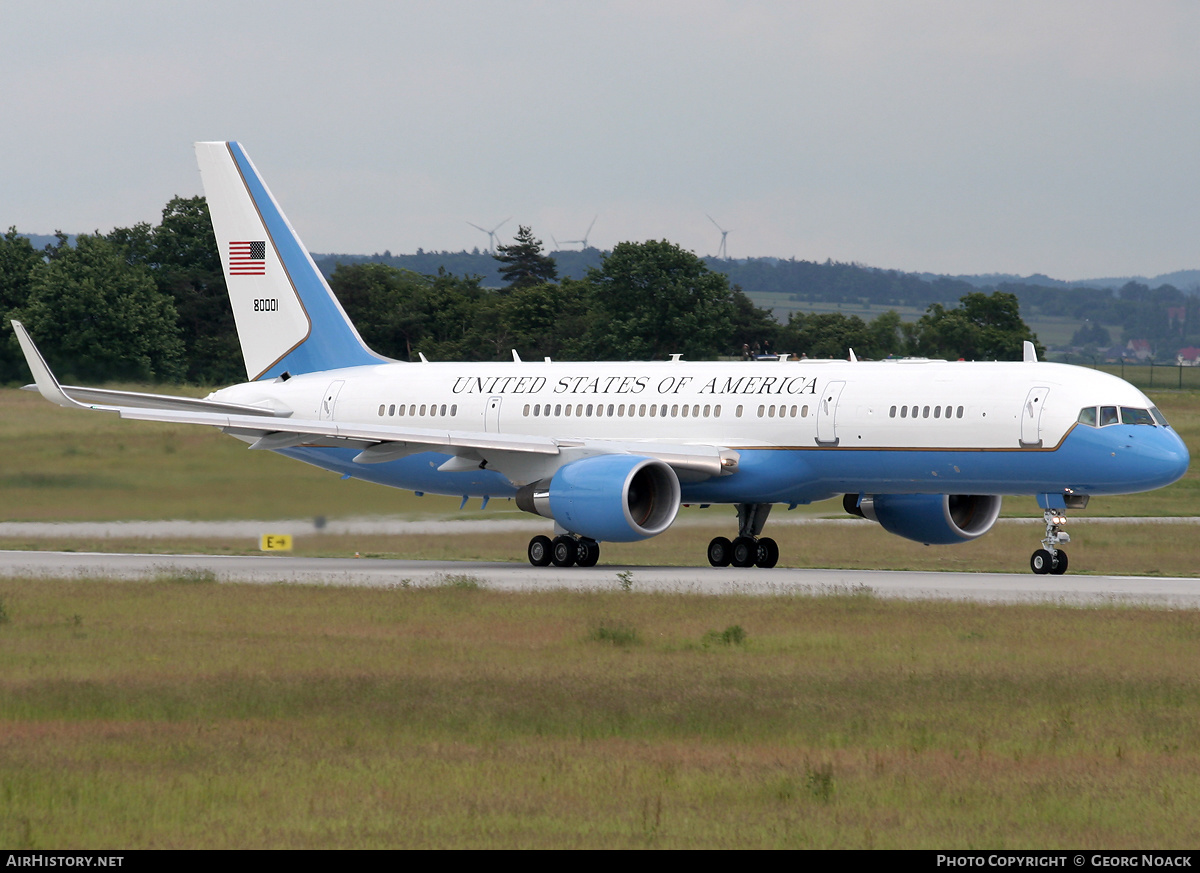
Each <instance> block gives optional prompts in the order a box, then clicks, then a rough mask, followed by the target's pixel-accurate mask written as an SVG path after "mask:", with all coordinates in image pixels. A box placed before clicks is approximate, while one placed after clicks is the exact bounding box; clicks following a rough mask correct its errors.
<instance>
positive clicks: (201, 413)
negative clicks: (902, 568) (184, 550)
mask: <svg viewBox="0 0 1200 873" xmlns="http://www.w3.org/2000/svg"><path fill="white" fill-rule="evenodd" d="M12 324H13V329H14V330H15V331H16V333H17V340H18V341H19V342H20V344H21V349H22V351H23V352H24V353H25V359H26V361H27V362H28V364H29V368H30V369H31V370H32V371H33V377H34V381H35V383H36V388H37V390H38V391H39V392H41V394H42V396H43V397H45V398H46V399H47V400H49V401H50V402H52V403H56V404H58V405H59V406H65V407H71V408H77V409H89V410H99V411H105V412H115V413H117V414H118V415H120V416H121V418H128V419H134V420H139V421H162V422H174V423H178V424H202V425H208V426H210V427H217V428H220V429H221V430H223V431H225V432H226V433H228V434H230V435H232V436H237V437H241V438H243V439H250V440H253V442H252V444H251V446H250V448H252V449H284V448H292V447H295V446H302V445H314V444H316V445H323V446H331V445H332V446H343V447H346V448H357V449H359V450H360V451H359V454H358V455H356V456H355V458H354V460H355V461H356V462H358V463H362V464H371V463H381V462H384V461H391V460H395V459H397V458H401V457H404V456H405V455H410V454H415V453H417V452H425V451H439V452H444V453H446V454H450V455H454V456H455V457H454V458H453V459H452V460H451V461H450V462H448V463H447V464H444V465H443V469H444V470H446V471H450V470H466V469H470V468H472V467H478V466H480V465H481V464H482V463H484V462H485V461H486V462H487V464H488V465H489V467H490V468H491V469H495V470H497V471H499V472H501V473H503V474H505V475H508V476H509V478H511V479H521V480H529V479H531V478H532V479H536V478H541V476H542V475H546V474H548V473H552V472H553V470H554V469H557V467H559V466H562V464H563V463H566V462H567V461H569V460H574V459H575V458H577V457H586V456H589V455H600V454H636V455H642V456H644V457H650V458H657V459H659V460H661V461H663V462H664V463H666V464H668V465H670V466H671V467H672V468H673V469H675V471H676V473H678V474H679V475H680V476H681V477H682V478H686V479H689V480H692V481H695V480H696V479H704V478H708V477H710V476H718V475H721V474H723V473H731V472H733V470H734V469H736V467H737V453H736V452H733V451H730V450H729V449H724V448H721V447H718V446H709V445H676V444H666V443H660V442H649V441H647V442H640V441H617V440H600V439H563V438H553V437H548V436H541V435H531V434H505V433H492V432H478V431H447V430H438V429H432V428H413V427H396V426H393V425H376V424H364V423H355V422H338V421H315V420H306V419H296V418H292V417H290V412H285V413H276V412H275V411H273V410H271V409H266V408H259V407H255V406H241V405H238V404H231V403H220V402H217V401H210V400H199V399H194V398H187V397H172V396H169V395H161V394H141V393H137V392H131V391H112V390H109V389H103V388H80V387H74V386H69V387H64V386H62V385H60V384H59V382H58V380H57V379H56V378H55V376H54V374H53V373H52V372H51V371H50V368H49V366H48V365H47V364H46V361H45V359H44V358H42V355H41V353H40V352H39V351H38V350H37V347H36V346H35V345H34V343H33V340H32V339H31V338H30V337H29V334H28V333H27V332H26V330H25V328H24V326H23V325H22V324H21V323H20V322H18V321H14V322H13V323H12ZM560 455H563V456H565V457H561V458H556V457H555V456H560ZM538 457H541V458H542V459H543V461H542V462H538V461H537V460H536V459H537V458H538ZM456 462H457V463H456ZM509 470H511V471H512V472H511V473H510V472H508V471H509Z"/></svg>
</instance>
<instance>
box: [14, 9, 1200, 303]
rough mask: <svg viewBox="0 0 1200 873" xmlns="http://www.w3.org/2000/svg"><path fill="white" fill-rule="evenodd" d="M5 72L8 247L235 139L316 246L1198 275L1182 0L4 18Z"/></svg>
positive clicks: (1186, 21)
mask: <svg viewBox="0 0 1200 873" xmlns="http://www.w3.org/2000/svg"><path fill="white" fill-rule="evenodd" d="M0 81H3V82H4V83H5V87H4V89H3V94H2V96H0V229H7V228H8V227H9V226H11V225H15V226H16V227H17V228H18V230H20V231H23V232H27V233H49V232H51V231H53V230H55V229H56V228H61V229H63V230H66V231H68V232H80V231H84V232H86V231H92V230H96V229H99V230H101V231H107V230H109V229H111V228H112V227H115V226H128V225H131V224H134V223H136V222H138V221H148V222H151V223H156V222H157V221H158V219H159V217H160V215H161V210H162V207H163V205H164V204H165V203H166V201H167V200H168V199H170V198H171V197H172V196H174V195H176V194H179V195H193V194H199V193H201V188H200V178H199V173H198V172H197V170H196V164H195V157H194V154H193V151H192V147H191V144H192V143H193V142H194V141H197V140H220V139H236V140H240V141H241V142H242V144H243V145H244V146H245V147H246V149H247V151H248V152H249V154H250V155H251V157H252V158H253V159H254V161H255V164H256V165H257V166H258V169H259V171H260V172H261V173H262V174H263V176H264V178H265V179H266V181H267V184H268V185H269V186H270V187H271V189H272V191H273V192H274V194H275V196H276V199H278V200H279V202H280V204H281V205H282V206H283V208H284V210H285V212H287V214H288V216H289V218H290V219H291V221H292V224H293V225H294V226H295V227H296V229H297V230H298V232H299V233H300V235H301V237H302V239H303V240H304V242H305V244H306V245H307V246H308V248H309V249H310V250H313V251H317V252H363V253H369V252H375V251H383V250H385V249H390V250H391V251H392V252H394V253H400V252H413V251H416V249H417V248H418V247H421V248H424V249H427V250H429V249H434V250H440V249H450V250H459V249H463V248H471V247H473V246H476V245H479V246H481V247H482V246H485V245H486V243H487V237H486V236H485V235H484V234H482V233H480V232H479V231H477V230H475V229H473V228H472V227H470V226H469V225H468V222H474V223H476V224H479V225H483V226H485V227H491V226H493V225H495V224H496V223H498V222H500V221H501V220H502V219H504V218H506V217H508V216H512V220H511V221H509V222H508V223H507V224H506V225H504V226H503V227H502V228H501V231H500V235H501V237H502V240H503V241H507V240H508V239H511V235H512V234H513V233H515V232H516V229H517V224H518V222H519V223H521V224H529V225H532V227H533V229H534V232H535V234H536V235H537V236H539V237H541V238H542V239H544V240H545V241H546V242H547V243H550V240H551V237H552V236H553V237H556V238H557V239H559V240H566V239H572V240H574V239H579V238H580V237H582V236H583V234H584V232H585V231H586V230H587V227H588V225H589V223H591V221H592V219H593V217H595V216H596V215H597V214H598V215H599V218H598V219H597V220H596V223H595V227H594V229H593V230H592V232H591V236H590V239H589V242H590V243H591V244H592V245H596V246H598V247H600V248H610V247H611V246H612V245H613V244H614V243H617V242H619V241H622V240H644V239H664V238H665V239H669V240H671V241H674V242H677V243H679V244H680V245H682V246H684V247H685V248H688V249H691V250H693V251H695V252H697V253H698V254H701V255H704V254H709V253H715V252H716V251H717V248H718V246H719V244H720V233H719V232H718V230H717V228H716V227H714V226H713V224H712V223H710V221H709V219H708V218H707V217H706V215H711V216H712V217H713V219H715V220H716V221H717V222H718V223H719V224H720V225H721V226H722V227H724V228H726V229H728V230H729V231H730V232H729V236H728V251H729V254H730V255H731V256H733V257H746V256H760V255H771V256H778V257H795V258H802V259H808V260H821V261H823V260H825V259H826V258H832V259H834V260H840V261H857V262H860V263H864V264H869V265H872V266H879V267H891V268H897V269H903V270H922V271H923V270H928V271H932V272H943V273H987V272H1012V273H1021V274H1028V273H1033V272H1041V273H1046V274H1048V275H1051V276H1054V277H1056V278H1063V279H1078V278H1088V277H1096V276H1109V275H1147V276H1153V275H1156V274H1159V273H1164V272H1168V271H1172V270H1177V269H1184V268H1196V267H1200V3H1196V2H1194V0H1185V2H1159V0H1138V2H1097V0H1088V2H1047V0H1040V2H1011V0H1006V2H961V0H956V2H846V0H842V2H813V3H805V2H781V0H780V2H758V3H755V2H721V0H686V2H654V0H632V2H616V0H614V2H588V0H556V2H532V0H528V2H523V0H506V2H497V0H492V2H454V0H439V2H436V3H434V2H375V3H369V2H355V0H343V2H340V3H337V4H334V3H331V2H327V0H326V2H314V3H309V2H295V0H291V2H286V3H276V2H262V0H255V2H252V3H247V2H236V3H235V2H223V0H205V2H196V3H192V2H170V3H164V2H161V0H155V2H146V3H142V2H128V0H127V2H121V3H115V2H114V3H109V2H88V3H59V2H47V0H39V2H38V3H30V2H28V0H21V2H13V0H0Z"/></svg>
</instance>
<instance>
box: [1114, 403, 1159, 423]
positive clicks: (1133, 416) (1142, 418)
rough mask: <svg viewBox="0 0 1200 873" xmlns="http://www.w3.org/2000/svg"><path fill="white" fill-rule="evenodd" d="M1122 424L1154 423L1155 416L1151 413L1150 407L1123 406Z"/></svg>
mask: <svg viewBox="0 0 1200 873" xmlns="http://www.w3.org/2000/svg"><path fill="white" fill-rule="evenodd" d="M1121 424H1149V425H1153V424H1154V417H1153V416H1152V415H1150V410H1149V409H1131V408H1130V407H1128V406H1122V407H1121Z"/></svg>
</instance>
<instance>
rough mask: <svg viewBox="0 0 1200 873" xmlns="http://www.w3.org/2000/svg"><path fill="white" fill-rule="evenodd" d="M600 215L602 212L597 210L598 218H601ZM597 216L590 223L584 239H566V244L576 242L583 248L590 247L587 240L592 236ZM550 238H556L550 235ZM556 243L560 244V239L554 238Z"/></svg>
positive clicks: (564, 241)
mask: <svg viewBox="0 0 1200 873" xmlns="http://www.w3.org/2000/svg"><path fill="white" fill-rule="evenodd" d="M599 217H600V213H599V212H597V213H596V218H599ZM596 218H593V219H592V223H591V224H589V225H588V229H587V230H586V231H585V232H584V234H583V239H564V240H563V243H564V244H566V245H574V244H575V243H579V245H580V246H582V247H583V248H585V249H586V248H587V247H588V242H587V241H588V237H589V236H591V234H592V228H593V227H595V226H596ZM550 239H554V237H550ZM554 244H555V245H558V244H559V242H558V240H554Z"/></svg>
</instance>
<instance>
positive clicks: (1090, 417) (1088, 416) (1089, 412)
mask: <svg viewBox="0 0 1200 873" xmlns="http://www.w3.org/2000/svg"><path fill="white" fill-rule="evenodd" d="M1079 423H1080V424H1086V425H1087V426H1088V427H1095V426H1096V407H1094V406H1085V407H1083V409H1081V410H1079Z"/></svg>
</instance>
